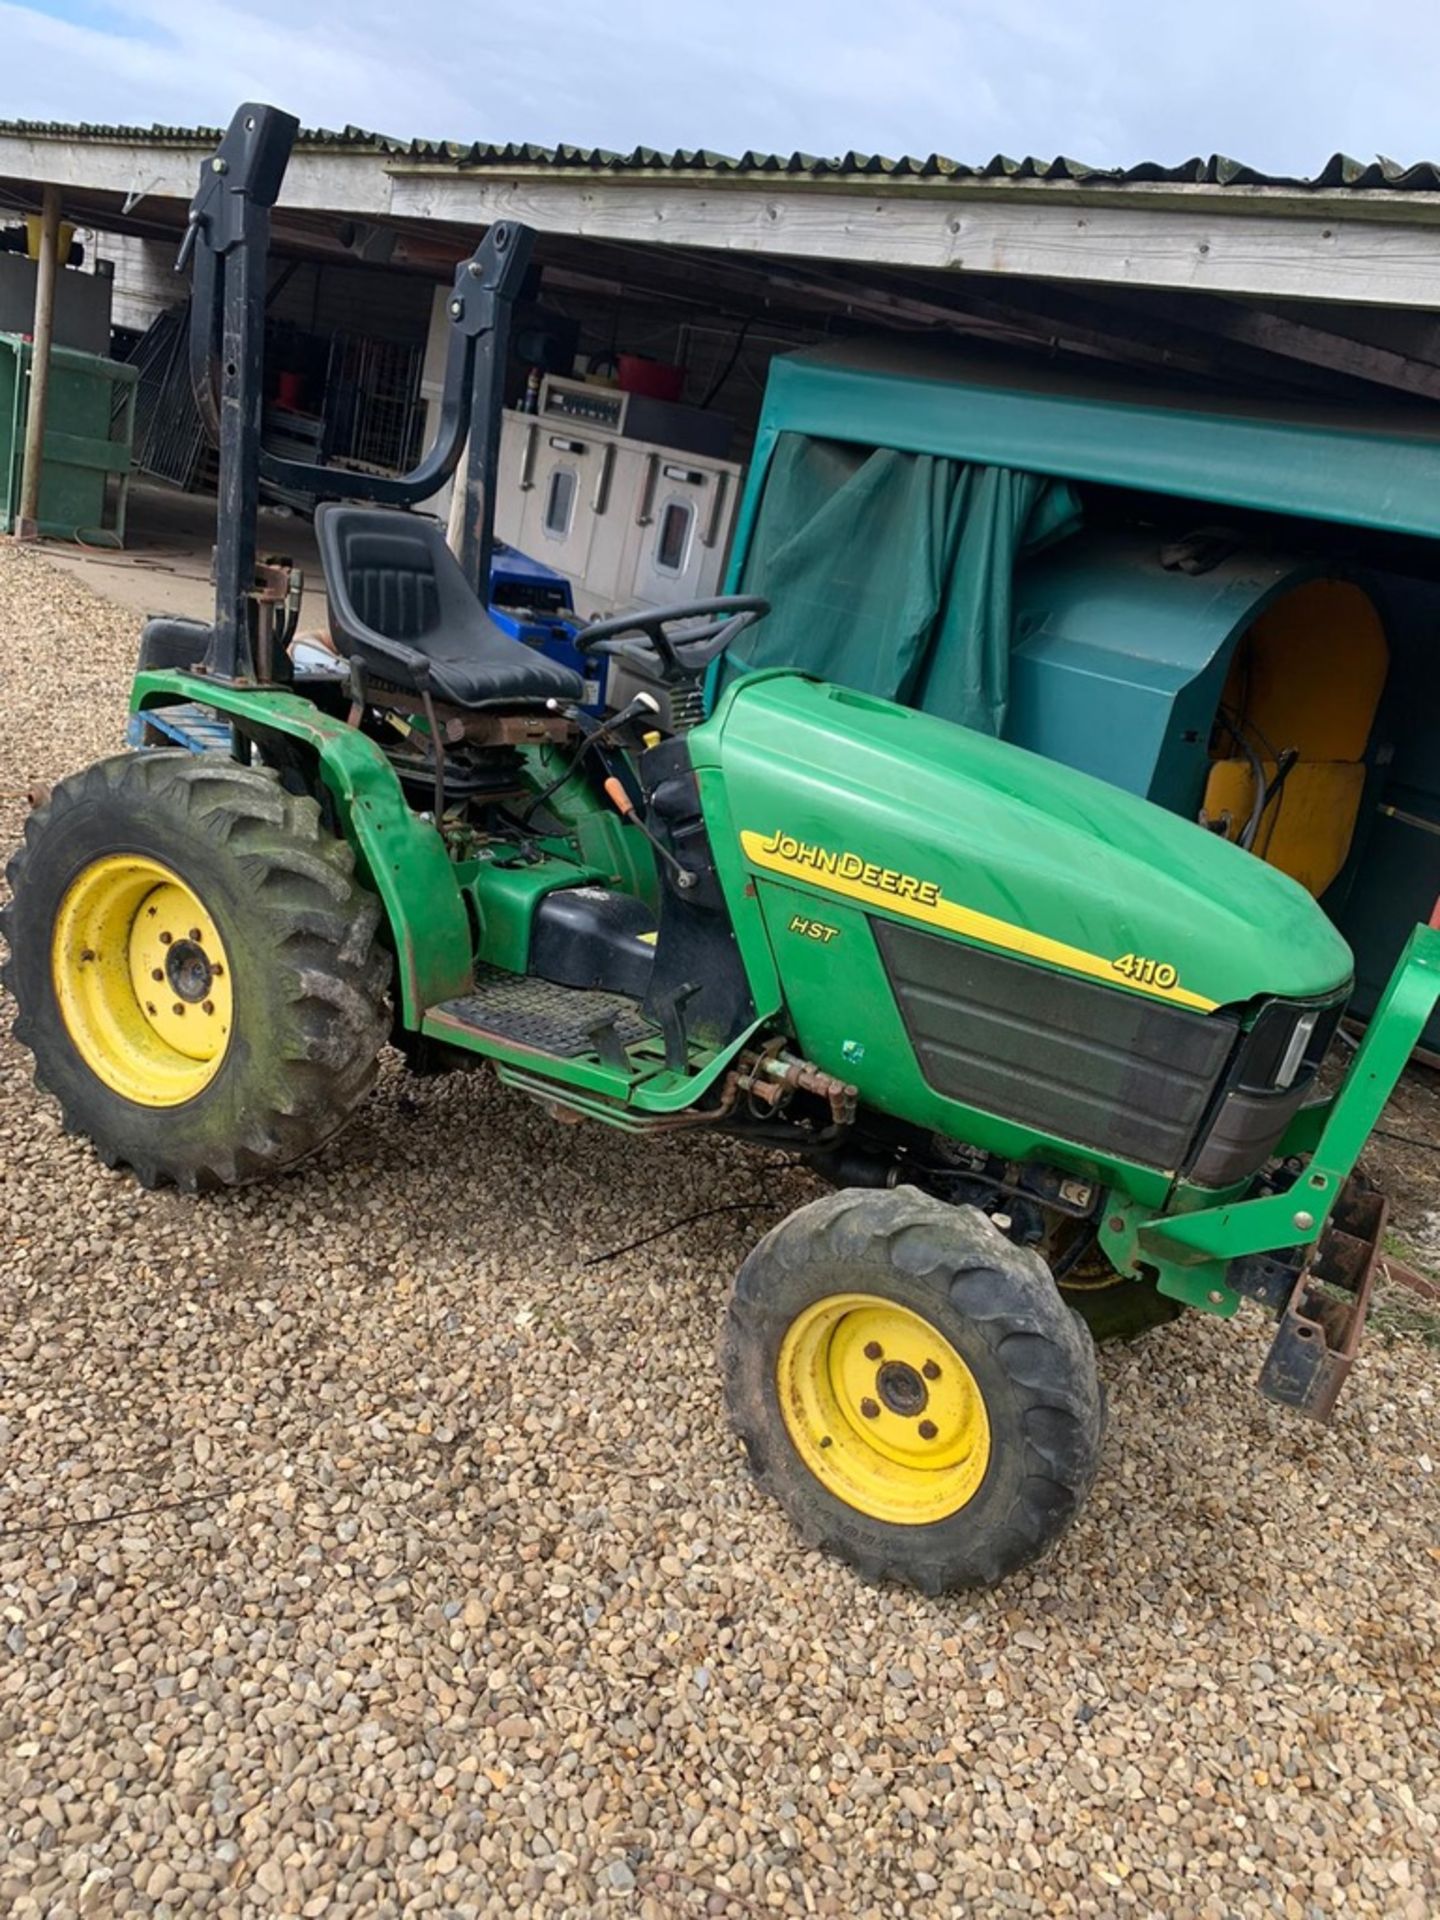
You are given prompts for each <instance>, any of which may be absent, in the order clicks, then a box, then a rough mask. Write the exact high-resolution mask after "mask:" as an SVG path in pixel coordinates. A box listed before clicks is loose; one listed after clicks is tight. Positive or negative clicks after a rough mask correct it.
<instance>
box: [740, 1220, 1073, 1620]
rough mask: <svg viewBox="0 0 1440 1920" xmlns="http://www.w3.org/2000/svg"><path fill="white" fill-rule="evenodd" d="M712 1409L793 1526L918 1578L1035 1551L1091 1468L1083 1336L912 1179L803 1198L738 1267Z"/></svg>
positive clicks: (1013, 1251)
mask: <svg viewBox="0 0 1440 1920" xmlns="http://www.w3.org/2000/svg"><path fill="white" fill-rule="evenodd" d="M724 1367H725V1391H726V1400H727V1403H728V1406H729V1411H730V1416H731V1419H732V1421H733V1423H734V1426H735V1428H736V1430H737V1431H738V1433H739V1435H740V1438H741V1439H742V1440H743V1442H744V1444H745V1449H746V1452H747V1453H748V1455H749V1457H750V1463H751V1466H752V1468H753V1469H754V1472H755V1475H756V1478H757V1479H758V1481H759V1483H760V1485H761V1487H762V1488H763V1489H764V1490H765V1491H766V1492H768V1493H770V1494H772V1495H773V1496H774V1497H775V1498H776V1499H777V1500H778V1501H779V1502H780V1504H781V1506H783V1507H784V1508H785V1510H786V1512H787V1513H788V1514H789V1516H790V1518H791V1520H792V1522H793V1523H794V1525H795V1527H796V1528H797V1530H798V1531H799V1533H800V1535H801V1537H802V1538H803V1539H805V1540H806V1541H807V1542H809V1543H810V1544H811V1545H813V1546H818V1547H821V1548H823V1549H824V1550H825V1551H826V1552H828V1553H831V1554H834V1555H836V1556H838V1557H839V1558H840V1559H842V1560H846V1561H848V1562H849V1563H850V1565H852V1566H853V1567H855V1568H857V1569H858V1570H859V1571H860V1573H862V1574H863V1575H864V1576H865V1577H867V1578H869V1579H873V1580H886V1579H889V1580H897V1581H901V1582H903V1583H905V1584H906V1585H909V1586H913V1587H918V1588H919V1589H920V1590H921V1591H922V1592H924V1593H930V1594H938V1593H947V1592H951V1591H954V1590H956V1589H960V1588H966V1587H988V1586H993V1585H994V1584H995V1583H996V1582H997V1581H1000V1580H1003V1579H1004V1578H1005V1577H1006V1575H1007V1574H1011V1573H1014V1572H1015V1571H1016V1570H1017V1569H1018V1568H1020V1567H1023V1566H1025V1565H1027V1564H1028V1563H1029V1562H1031V1561H1033V1560H1036V1559H1038V1558H1039V1557H1040V1556H1041V1555H1042V1554H1043V1553H1045V1552H1046V1551H1047V1550H1048V1549H1049V1548H1050V1547H1051V1546H1052V1545H1053V1544H1054V1542H1055V1541H1056V1540H1057V1539H1058V1538H1059V1536H1060V1535H1061V1534H1062V1533H1063V1532H1064V1531H1065V1529H1066V1528H1067V1527H1068V1526H1069V1525H1070V1523H1071V1521H1072V1520H1073V1519H1074V1518H1075V1515H1076V1514H1077V1513H1078V1512H1079V1509H1080V1506H1081V1504H1082V1502H1083V1501H1084V1498H1085V1495H1086V1493H1087V1492H1088V1491H1089V1488H1090V1484H1091V1482H1092V1480H1093V1479H1094V1477H1095V1470H1096V1465H1097V1462H1098V1459H1099V1452H1100V1441H1101V1434H1102V1430H1103V1425H1104V1406H1103V1398H1102V1394H1101V1389H1100V1383H1099V1379H1098V1377H1097V1374H1096V1369H1095V1349H1094V1345H1093V1343H1092V1341H1091V1339H1090V1336H1089V1334H1088V1332H1087V1331H1086V1329H1085V1327H1084V1325H1083V1323H1082V1322H1081V1321H1080V1319H1079V1318H1078V1317H1077V1316H1076V1315H1075V1314H1074V1313H1072V1312H1071V1311H1070V1309H1069V1308H1068V1307H1067V1306H1066V1305H1065V1304H1064V1302H1063V1301H1062V1300H1061V1299H1060V1296H1059V1294H1058V1292H1057V1291H1056V1288H1055V1284H1054V1281H1053V1280H1052V1278H1051V1276H1050V1272H1049V1269H1048V1268H1047V1267H1046V1265H1045V1263H1044V1262H1043V1261H1042V1260H1041V1259H1040V1258H1039V1256H1038V1255H1036V1254H1034V1253H1031V1252H1028V1251H1026V1250H1025V1249H1022V1248H1017V1247H1015V1246H1013V1245H1012V1244H1011V1242H1010V1241H1008V1240H1007V1239H1006V1238H1005V1237H1004V1236H1003V1235H1002V1234H1001V1233H1000V1232H999V1231H998V1230H997V1229H996V1228H995V1227H994V1226H993V1225H992V1224H991V1222H990V1221H989V1220H987V1219H986V1217H985V1216H984V1215H983V1214H982V1213H980V1212H978V1211H977V1210H976V1209H974V1208H972V1207H953V1206H949V1205H947V1204H946V1203H945V1202H943V1201H941V1200H937V1199H935V1198H934V1197H933V1196H931V1195H929V1194H925V1193H922V1192H920V1191H919V1190H918V1189H916V1188H913V1187H899V1188H896V1189H894V1190H893V1191H890V1192H872V1191H865V1192H858V1191H856V1190H853V1189H851V1190H848V1191H844V1192H840V1193H835V1194H829V1195H827V1196H826V1197H825V1198H824V1199H821V1200H816V1201H813V1202H812V1203H811V1204H810V1205H809V1206H805V1207H801V1208H800V1209H799V1210H798V1211H797V1212H795V1213H793V1214H791V1215H790V1216H789V1218H788V1219H786V1220H783V1221H782V1222H781V1223H780V1225H779V1226H777V1227H775V1228H774V1229H773V1230H772V1231H771V1232H770V1233H768V1234H767V1235H766V1237H765V1238H764V1239H763V1240H762V1241H761V1242H760V1244H759V1246H757V1247H756V1248H755V1250H754V1251H753V1252H752V1253H751V1254H750V1256H749V1258H748V1259H747V1260H746V1262H745V1264H744V1265H743V1266H742V1267H741V1269H740V1272H739V1274H738V1275H737V1276H736V1280H735V1283H734V1287H733V1289H732V1291H731V1297H730V1303H729V1311H728V1316H727V1322H726V1330H725V1336H724Z"/></svg>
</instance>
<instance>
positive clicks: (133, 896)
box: [0, 750, 390, 1192]
mask: <svg viewBox="0 0 1440 1920" xmlns="http://www.w3.org/2000/svg"><path fill="white" fill-rule="evenodd" d="M8 878H9V882H10V886H11V889H12V892H13V895H14V898H13V900H12V902H11V904H10V906H9V907H8V908H7V910H6V911H5V913H4V915H3V916H0V931H3V932H4V934H5V937H6V939H7V940H8V942H9V945H10V956H9V959H8V960H7V962H6V964H5V967H4V972H3V978H4V984H5V985H6V986H7V987H8V988H9V990H10V992H11V993H12V994H13V996H14V998H15V1001H16V1003H17V1007H18V1018H17V1020H16V1027H15V1032H16V1036H17V1038H18V1039H20V1040H21V1041H23V1042H24V1044H25V1045H26V1046H28V1047H29V1049H30V1051H31V1053H32V1054H33V1055H34V1060H35V1078H36V1080H37V1082H38V1083H39V1084H40V1085H41V1086H42V1087H44V1088H46V1089H47V1090H48V1091H49V1092H50V1093H52V1094H53V1095H54V1096H55V1098H56V1099H57V1100H58V1101H59V1103H60V1109H61V1113H62V1115H63V1117H64V1122H65V1126H66V1128H67V1130H68V1131H69V1132H71V1133H78V1134H85V1135H87V1136H88V1137H89V1138H90V1139H91V1140H92V1141H93V1142H94V1144H95V1147H96V1150H97V1152H98V1153H99V1155H100V1157H101V1159H102V1160H103V1161H104V1162H105V1163H106V1165H107V1166H112V1167H115V1166H124V1167H129V1168H130V1169H131V1170H132V1171H133V1172H134V1174H135V1176H136V1178H137V1179H138V1180H139V1181H140V1182H141V1184H142V1185H143V1186H147V1187H153V1186H157V1185H160V1184H161V1183H164V1182H171V1183H173V1184H174V1185H176V1186H178V1187H181V1188H184V1189H186V1190H189V1191H192V1192H193V1191H195V1190H196V1189H199V1188H210V1187H221V1186H237V1185H240V1184H241V1183H243V1182H245V1181H249V1180H255V1179H258V1178H260V1177H262V1176H263V1175H265V1174H268V1173H272V1172H274V1171H276V1170H277V1169H279V1168H282V1167H288V1166H290V1165H292V1164H293V1163H294V1162H296V1161H298V1160H301V1159H303V1158H304V1157H305V1156H306V1155H307V1154H310V1153H313V1152H314V1151H315V1150H316V1148H317V1147H319V1146H321V1145H323V1143H324V1142H325V1141H326V1140H328V1139H329V1138H330V1137H331V1135H332V1134H334V1133H335V1132H336V1131H337V1130H338V1129H339V1128H340V1127H341V1126H342V1125H343V1124H344V1122H345V1121H346V1119H347V1118H348V1117H349V1115H350V1114H351V1112H352V1111H353V1110H354V1108H355V1106H356V1104H357V1103H358V1102H359V1101H360V1099H361V1098H362V1097H363V1095H364V1094H365V1093H366V1091H367V1090H368V1088H369V1087H370V1084H371V1082H372V1080H373V1079H374V1076H375V1069H376V1063H377V1060H378V1057H379V1054H380V1050H381V1048H382V1046H383V1045H384V1043H385V1040H386V1038H387V1035H388V1031H389V1008H388V1004H387V999H386V988H387V984H388V980H389V974H390V957H389V954H388V953H387V952H386V951H385V949H384V947H383V946H382V945H381V944H380V940H379V933H380V920H381V915H380V906H379V902H378V901H377V900H376V899H375V898H374V896H373V895H372V894H370V893H369V892H368V891H367V890H366V889H365V888H363V887H362V886H361V885H360V884H359V883H358V882H357V880H356V878H355V874H354V860H353V856H352V855H351V852H350V849H349V848H348V847H347V846H346V845H345V844H344V842H342V841H340V840H338V839H336V838H335V837H334V836H333V835H332V834H330V833H328V832H327V831H325V829H324V828H323V827H322V826H321V823H320V813H319V809H318V807H317V806H316V804H315V802H314V800H312V799H310V798H309V797H308V796H304V795H296V794H292V793H289V792H287V791H286V790H285V789H284V787H282V786H281V784H280V781H279V779H278V778H277V776H276V775H275V774H273V773H271V772H269V771H267V770H262V769H259V768H254V767H243V766H240V765H238V764H237V763H235V762H234V761H232V760H230V759H229V758H228V757H226V756H224V755H221V754H208V753H207V754H199V755H196V754H190V753H186V752H183V751H178V752H169V751H158V750H157V751H153V752H143V753H135V754H122V755H118V756H116V757H115V758H113V759H109V760H101V761H98V762H97V763H96V764H95V765H94V766H92V767H89V768H87V769H86V770H85V771H84V772H83V773H78V774H75V775H74V776H72V777H71V778H70V779H68V780H64V781H62V782H61V784H60V785H59V786H58V787H56V788H55V790H54V792H53V793H52V794H51V795H50V797H49V798H48V799H47V800H46V801H45V803H44V804H43V805H41V806H40V807H37V808H36V810H35V811H34V812H33V813H32V814H31V815H30V818H29V821H28V823H27V825H26V829H25V843H24V845H23V847H22V848H21V849H20V851H19V852H18V853H17V854H16V855H15V857H14V859H13V860H12V861H11V863H10V867H9V872H8Z"/></svg>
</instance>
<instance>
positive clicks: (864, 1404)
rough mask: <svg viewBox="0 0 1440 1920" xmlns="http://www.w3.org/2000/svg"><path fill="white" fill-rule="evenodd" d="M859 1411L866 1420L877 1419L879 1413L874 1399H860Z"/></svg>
mask: <svg viewBox="0 0 1440 1920" xmlns="http://www.w3.org/2000/svg"><path fill="white" fill-rule="evenodd" d="M860 1411H861V1413H863V1414H864V1416H865V1418H866V1419H867V1420H875V1419H878V1418H879V1415H880V1408H879V1406H878V1404H877V1403H876V1402H875V1401H874V1400H862V1401H861V1402H860Z"/></svg>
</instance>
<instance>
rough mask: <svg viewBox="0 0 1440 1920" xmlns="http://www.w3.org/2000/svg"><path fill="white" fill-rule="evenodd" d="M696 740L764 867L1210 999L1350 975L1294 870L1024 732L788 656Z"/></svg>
mask: <svg viewBox="0 0 1440 1920" xmlns="http://www.w3.org/2000/svg"><path fill="white" fill-rule="evenodd" d="M690 740H691V754H692V759H693V762H694V764H695V766H696V767H697V769H699V768H705V767H711V768H717V769H718V770H719V771H720V773H721V775H722V777H723V782H724V788H725V796H726V809H727V811H728V813H729V816H730V820H731V822H732V824H733V828H734V830H735V832H736V833H737V834H738V836H739V839H740V843H741V847H742V849H743V853H744V858H745V860H746V862H747V864H748V866H749V868H750V869H751V870H752V871H753V872H756V873H763V874H765V875H767V876H769V877H771V878H781V879H783V880H784V881H785V882H786V883H787V884H790V885H797V886H800V887H803V888H806V889H811V888H813V889H815V890H816V892H817V893H819V894H821V895H825V894H828V895H830V896H831V897H833V898H836V899H837V900H838V899H841V898H843V899H844V900H845V901H846V902H848V903H849V904H851V905H860V906H863V907H864V908H866V910H867V911H873V912H874V913H876V914H879V915H881V916H885V917H887V918H894V919H897V920H901V921H907V922H911V923H915V924H920V925H924V926H926V927H928V928H930V929H931V930H933V931H935V932H939V933H947V934H950V935H953V936H955V937H958V938H961V939H966V940H969V941H971V942H973V943H975V944H977V945H980V946H983V947H987V948H991V949H994V950H998V951H1003V952H1007V953H1010V954H1013V955H1016V956H1017V957H1021V958H1024V959H1027V960H1031V961H1035V962H1039V963H1040V964H1042V965H1046V966H1050V967H1054V968H1058V969H1061V970H1063V971H1065V972H1067V973H1071V974H1079V975H1082V976H1084V977H1087V978H1090V979H1094V980H1100V981H1103V982H1105V983H1106V984H1108V985H1111V986H1114V987H1116V988H1118V989H1120V990H1122V991H1124V992H1126V993H1134V994H1138V995H1142V996H1144V997H1145V998H1146V999H1148V1000H1151V1001H1152V1002H1153V1001H1155V1000H1160V1001H1164V1002H1167V1003H1169V1004H1171V1005H1175V1006H1181V1007H1187V1008H1190V1009H1192V1010H1195V1011H1199V1012H1208V1011H1210V1010H1211V1009H1213V1008H1215V1007H1220V1006H1235V1005H1238V1004H1241V1003H1243V1002H1246V1001H1249V1000H1253V999H1256V998H1259V997H1261V996H1268V995H1280V996H1284V997H1293V998H1302V999H1304V998H1311V997H1323V996H1327V995H1331V994H1333V993H1335V992H1336V991H1337V990H1339V989H1341V988H1343V987H1344V986H1345V985H1346V983H1347V982H1348V981H1349V979H1350V977H1351V972H1352V960H1351V954H1350V949H1349V948H1348V947H1347V945H1346V944H1345V942H1344V941H1343V940H1342V939H1341V937H1340V935H1339V934H1338V933H1337V932H1336V931H1335V929H1334V927H1333V926H1332V925H1331V924H1330V922H1329V920H1327V918H1326V917H1325V915H1324V914H1323V913H1322V912H1321V910H1320V908H1319V907H1318V906H1317V905H1316V903H1315V901H1314V900H1313V899H1311V897H1310V895H1309V894H1307V893H1306V892H1305V891H1304V889H1303V888H1301V887H1300V886H1298V885H1297V884H1296V883H1295V882H1294V881H1293V880H1291V879H1289V878H1288V877H1287V876H1286V875H1285V874H1283V873H1280V872H1278V871H1277V870H1276V869H1275V868H1273V867H1269V866H1266V865H1265V864H1264V862H1263V861H1261V860H1258V859H1256V858H1255V857H1254V856H1253V855H1252V854H1249V853H1246V852H1244V851H1243V850H1242V849H1240V848H1239V847H1236V846H1232V845H1231V844H1230V843H1229V842H1227V841H1225V840H1222V839H1220V838H1219V837H1218V836H1216V835H1214V834H1211V833H1207V832H1205V831H1204V829H1202V828H1201V827H1198V826H1195V825H1192V824H1191V823H1190V822H1188V821H1186V820H1182V819H1179V818H1178V817H1176V816H1175V815H1174V814H1170V813H1166V812H1164V811H1163V810H1162V809H1161V808H1159V807H1156V806H1153V805H1151V804H1150V803H1149V802H1148V801H1144V800H1140V799H1137V798H1135V797H1134V796H1133V795H1131V794H1128V793H1123V792H1121V791H1120V790H1119V789H1117V788H1114V787H1111V786H1108V785H1106V784H1105V783H1104V782H1103V781H1100V780H1096V779H1093V778H1091V777H1090V776H1089V775H1087V774H1082V773H1077V772H1075V771H1073V770H1072V769H1070V768H1068V767H1063V766H1061V765H1059V764H1058V763H1056V762H1054V761H1051V760H1046V759H1042V758H1041V757H1040V756H1039V755H1037V754H1033V753H1028V752H1026V751H1025V750H1024V749H1023V748H1020V747H1015V746H1011V745H1008V744H1007V743H1005V742H1002V741H998V740H992V739H990V738H988V737H987V736H986V735H983V734H979V733H973V732H970V731H968V730H966V729H964V728H961V727H957V726H953V725H951V724H950V723H949V722H947V721H944V720H938V719H934V718H932V717H930V716H929V715H926V714H921V713H917V712H915V711H913V710H912V709H910V708H907V707H900V706H895V705H893V704H892V703H890V702H889V701H885V700H878V699H875V698H874V697H872V696H871V695H868V694H860V693H854V692H851V691H849V690H848V689H845V688H842V687H836V686H832V685H829V684H826V683H823V682H819V681H815V680H810V679H807V678H805V677H803V676H801V675H799V674H796V673H793V672H789V671H777V672H775V673H756V674H752V675H750V676H748V677H747V678H744V679H741V680H739V681H737V682H735V683H734V684H733V685H732V686H731V687H730V688H729V689H728V691H727V692H726V693H725V694H724V695H723V696H722V698H721V700H720V702H719V704H718V705H717V708H716V711H715V713H714V715H713V716H712V718H711V719H710V720H709V721H708V722H706V724H705V725H704V726H702V727H700V728H698V729H697V730H696V731H695V732H694V733H693V734H692V735H691V736H690Z"/></svg>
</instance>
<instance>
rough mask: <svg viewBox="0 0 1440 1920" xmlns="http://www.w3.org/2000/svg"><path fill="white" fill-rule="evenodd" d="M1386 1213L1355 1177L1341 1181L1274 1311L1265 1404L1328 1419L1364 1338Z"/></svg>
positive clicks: (1380, 1198)
mask: <svg viewBox="0 0 1440 1920" xmlns="http://www.w3.org/2000/svg"><path fill="white" fill-rule="evenodd" d="M1389 1213H1390V1207H1389V1202H1388V1201H1387V1200H1386V1198H1385V1196H1384V1194H1383V1193H1380V1192H1378V1191H1377V1190H1376V1189H1375V1188H1374V1187H1371V1186H1369V1185H1367V1184H1366V1182H1364V1181H1363V1180H1361V1179H1360V1178H1359V1177H1358V1176H1356V1175H1352V1176H1351V1178H1350V1179H1349V1180H1347V1181H1346V1183H1345V1186H1344V1188H1343V1189H1342V1191H1341V1194H1340V1197H1339V1199H1338V1200H1337V1201H1336V1202H1335V1205H1334V1208H1333V1209H1332V1211H1331V1214H1330V1218H1329V1219H1328V1221H1327V1222H1326V1223H1325V1230H1324V1232H1323V1233H1322V1234H1321V1235H1320V1238H1319V1239H1318V1240H1317V1241H1316V1242H1315V1245H1314V1247H1313V1248H1312V1249H1311V1253H1310V1258H1309V1259H1308V1260H1307V1261H1306V1262H1305V1264H1304V1266H1303V1267H1302V1268H1301V1269H1300V1271H1299V1273H1298V1274H1297V1275H1296V1276H1295V1283H1294V1285H1293V1287H1291V1289H1290V1292H1289V1295H1288V1297H1287V1298H1286V1299H1285V1301H1284V1303H1283V1305H1282V1306H1281V1309H1280V1325H1279V1328H1278V1330H1277V1332H1276V1334H1275V1338H1274V1341H1273V1342H1272V1344H1271V1347H1270V1351H1269V1353H1268V1354H1267V1355H1266V1357H1265V1365H1264V1366H1263V1367H1262V1368H1261V1370H1260V1391H1261V1393H1263V1394H1264V1395H1265V1397H1266V1399H1267V1400H1278V1401H1279V1402H1280V1404H1281V1405H1282V1406H1285V1407H1294V1408H1295V1410H1296V1411H1297V1412H1298V1413H1306V1414H1309V1415H1310V1417H1311V1418H1312V1419H1314V1420H1328V1419H1329V1418H1330V1416H1331V1415H1332V1413H1333V1412H1334V1411H1335V1402H1336V1401H1337V1400H1338V1399H1339V1397H1340V1389H1341V1388H1342V1387H1343V1386H1344V1385H1345V1382H1346V1380H1347V1379H1348V1378H1349V1377H1350V1369H1351V1367H1352V1366H1353V1365H1354V1364H1355V1355H1356V1353H1357V1352H1358V1351H1359V1347H1360V1337H1361V1335H1362V1334H1363V1333H1364V1331H1365V1316H1366V1314H1367V1313H1368V1312H1369V1311H1370V1296H1371V1293H1372V1291H1373V1290H1374V1286H1375V1269H1376V1266H1377V1264H1378V1262H1379V1259H1380V1253H1381V1248H1382V1245H1383V1242H1384V1236H1385V1222H1386V1220H1387V1219H1388V1218H1389ZM1267 1264H1270V1263H1267ZM1247 1290H1248V1289H1247ZM1257 1291H1258V1289H1257Z"/></svg>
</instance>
